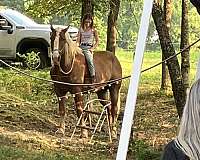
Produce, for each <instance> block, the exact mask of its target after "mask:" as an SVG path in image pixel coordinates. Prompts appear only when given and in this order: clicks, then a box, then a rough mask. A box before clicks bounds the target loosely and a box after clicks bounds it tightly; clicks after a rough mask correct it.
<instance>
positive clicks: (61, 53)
mask: <svg viewBox="0 0 200 160" xmlns="http://www.w3.org/2000/svg"><path fill="white" fill-rule="evenodd" d="M65 43H66V41H65ZM65 43H64V44H65ZM64 48H65V45H63V47H62V49H61V50H59V49H58V48H56V49H54V50H53V51H52V53H53V52H55V51H58V53H59V55H60V56H62V55H63V54H64V52H63V50H64ZM52 56H53V54H52ZM74 61H75V54H74V56H73V59H72V65H71V68H70V70H69V71H68V72H65V71H63V70H62V68H61V67H60V65H59V69H60V72H62V73H63V74H65V75H68V74H69V73H71V71H72V69H73V66H74Z"/></svg>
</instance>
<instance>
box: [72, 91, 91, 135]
mask: <svg viewBox="0 0 200 160" xmlns="http://www.w3.org/2000/svg"><path fill="white" fill-rule="evenodd" d="M74 100H75V106H76V112H77V116H78V118H81V119H80V124H79V125H80V126H83V127H84V126H86V124H85V121H84V116H83V107H84V105H83V96H82V95H80V94H77V95H76V96H75V98H74ZM81 137H82V138H88V130H87V129H83V128H82V129H81Z"/></svg>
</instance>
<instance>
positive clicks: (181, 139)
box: [161, 79, 200, 160]
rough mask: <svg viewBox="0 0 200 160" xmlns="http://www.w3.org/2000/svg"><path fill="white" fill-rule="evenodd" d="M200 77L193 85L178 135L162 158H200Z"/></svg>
mask: <svg viewBox="0 0 200 160" xmlns="http://www.w3.org/2000/svg"><path fill="white" fill-rule="evenodd" d="M199 124H200V79H198V80H197V81H196V82H195V83H194V84H193V85H192V87H191V89H190V92H189V94H188V96H187V100H186V104H185V107H184V111H183V115H182V119H181V123H180V129H179V133H178V136H177V137H176V138H175V139H174V140H172V141H171V142H169V143H168V144H167V146H166V147H165V149H164V153H163V155H162V158H161V159H162V160H200V125H199Z"/></svg>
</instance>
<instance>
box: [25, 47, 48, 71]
mask: <svg viewBox="0 0 200 160" xmlns="http://www.w3.org/2000/svg"><path fill="white" fill-rule="evenodd" d="M23 65H24V66H25V67H28V68H29V69H42V68H45V67H46V66H47V57H46V56H45V52H44V51H43V50H41V49H39V48H30V49H28V50H27V51H26V52H25V54H24V61H23Z"/></svg>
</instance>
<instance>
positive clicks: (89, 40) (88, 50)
mask: <svg viewBox="0 0 200 160" xmlns="http://www.w3.org/2000/svg"><path fill="white" fill-rule="evenodd" d="M77 44H78V46H80V48H81V49H82V51H83V53H84V55H85V57H86V61H87V64H88V68H89V72H90V76H91V81H92V83H94V81H95V68H94V62H93V51H94V49H95V48H96V47H97V46H98V44H99V36H98V33H97V30H96V29H95V28H94V26H93V18H92V16H91V15H90V14H86V15H85V16H84V17H83V19H82V23H81V27H80V29H79V32H78V38H77Z"/></svg>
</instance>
